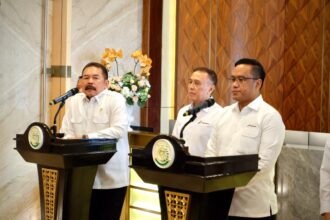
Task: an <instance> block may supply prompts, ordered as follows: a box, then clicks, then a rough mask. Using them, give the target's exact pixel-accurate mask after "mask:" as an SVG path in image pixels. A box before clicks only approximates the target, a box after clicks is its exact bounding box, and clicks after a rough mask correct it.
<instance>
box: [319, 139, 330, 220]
mask: <svg viewBox="0 0 330 220" xmlns="http://www.w3.org/2000/svg"><path fill="white" fill-rule="evenodd" d="M320 205H321V207H320V213H321V214H324V213H326V212H329V213H330V139H329V140H328V141H327V143H326V145H325V147H324V153H323V159H322V164H321V169H320Z"/></svg>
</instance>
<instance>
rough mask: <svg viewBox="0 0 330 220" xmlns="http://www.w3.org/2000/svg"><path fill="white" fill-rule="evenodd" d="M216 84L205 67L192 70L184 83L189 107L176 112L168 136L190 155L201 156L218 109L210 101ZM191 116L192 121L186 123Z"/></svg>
mask: <svg viewBox="0 0 330 220" xmlns="http://www.w3.org/2000/svg"><path fill="white" fill-rule="evenodd" d="M216 84H217V75H216V74H215V72H214V71H213V70H211V69H208V68H206V67H199V68H196V69H194V70H193V73H192V74H191V76H190V79H189V84H188V97H189V100H190V102H191V104H189V105H186V106H184V107H183V108H181V109H180V110H179V113H178V116H177V119H176V122H175V125H174V128H173V132H172V135H173V136H175V137H177V138H182V139H183V140H185V146H187V147H188V150H189V153H190V154H191V155H194V156H204V152H205V149H206V145H207V141H208V139H209V138H210V134H211V130H212V128H213V125H214V122H215V120H214V118H216V117H217V115H218V114H219V113H220V111H221V110H222V107H221V106H220V105H218V104H217V103H214V100H213V99H210V97H211V95H212V93H213V91H214V90H215V86H216ZM194 114H195V116H194ZM192 117H196V118H195V119H194V120H193V121H192V122H190V123H189V124H187V122H188V121H189V120H191V119H192ZM186 124H187V125H186ZM185 125H186V127H185Z"/></svg>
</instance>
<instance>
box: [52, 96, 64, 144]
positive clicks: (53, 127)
mask: <svg viewBox="0 0 330 220" xmlns="http://www.w3.org/2000/svg"><path fill="white" fill-rule="evenodd" d="M64 105H65V100H63V101H62V102H61V104H60V105H59V107H58V109H57V111H56V114H55V116H54V125H53V126H52V127H51V128H50V130H51V131H52V132H53V135H54V136H55V137H56V133H57V126H56V118H57V116H58V113H60V110H61V109H62V108H63V106H64Z"/></svg>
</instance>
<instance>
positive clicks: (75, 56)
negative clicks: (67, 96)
mask: <svg viewBox="0 0 330 220" xmlns="http://www.w3.org/2000/svg"><path fill="white" fill-rule="evenodd" d="M142 6H143V1H142V0H111V1H109V0H97V1H90V0H72V33H71V34H72V42H71V45H72V47H71V53H72V55H71V61H72V63H71V65H72V80H71V82H72V87H74V86H75V85H76V81H77V79H78V76H79V75H80V74H81V70H82V68H83V67H84V66H85V65H86V64H87V63H88V62H91V61H97V62H99V61H100V60H101V56H102V54H103V52H104V49H105V48H106V47H108V48H115V49H122V50H123V53H124V58H123V59H118V62H119V74H120V75H122V74H123V73H126V72H129V71H133V69H134V62H133V59H132V58H130V54H131V53H132V52H134V51H135V50H138V49H142ZM144 53H145V52H144ZM114 70H115V69H114ZM111 75H116V72H115V71H112V72H110V74H109V76H111ZM133 115H134V119H133V122H132V124H133V125H140V109H139V108H138V107H134V111H133Z"/></svg>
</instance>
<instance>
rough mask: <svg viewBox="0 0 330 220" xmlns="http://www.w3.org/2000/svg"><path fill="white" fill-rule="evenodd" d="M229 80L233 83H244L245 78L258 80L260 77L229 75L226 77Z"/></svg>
mask: <svg viewBox="0 0 330 220" xmlns="http://www.w3.org/2000/svg"><path fill="white" fill-rule="evenodd" d="M227 79H228V80H229V82H231V83H234V82H235V81H237V82H238V83H240V84H241V83H244V82H245V81H246V80H249V79H252V80H258V79H260V78H254V77H245V76H230V77H228V78H227Z"/></svg>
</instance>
